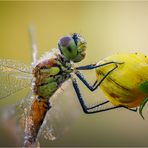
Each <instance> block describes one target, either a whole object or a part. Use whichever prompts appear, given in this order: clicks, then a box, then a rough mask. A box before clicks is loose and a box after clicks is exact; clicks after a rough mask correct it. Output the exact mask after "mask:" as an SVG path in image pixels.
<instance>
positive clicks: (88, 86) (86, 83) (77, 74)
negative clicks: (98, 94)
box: [75, 64, 118, 91]
mask: <svg viewBox="0 0 148 148" xmlns="http://www.w3.org/2000/svg"><path fill="white" fill-rule="evenodd" d="M116 68H118V65H117V64H115V67H114V68H112V69H111V70H110V71H108V72H107V73H106V74H105V75H104V77H103V78H102V79H101V80H100V81H99V82H98V81H97V80H96V81H95V83H94V84H93V85H92V86H91V85H90V84H89V83H88V82H87V80H86V79H85V78H84V76H83V75H82V74H81V73H80V72H79V71H76V72H75V74H76V76H77V77H78V78H79V79H80V80H81V81H82V82H83V83H84V85H85V86H86V87H87V88H88V89H89V90H90V91H94V90H96V89H97V88H98V87H99V86H100V84H101V83H102V82H103V81H104V80H105V78H106V77H107V76H108V75H109V74H110V73H111V72H112V71H114V70H115V69H116Z"/></svg>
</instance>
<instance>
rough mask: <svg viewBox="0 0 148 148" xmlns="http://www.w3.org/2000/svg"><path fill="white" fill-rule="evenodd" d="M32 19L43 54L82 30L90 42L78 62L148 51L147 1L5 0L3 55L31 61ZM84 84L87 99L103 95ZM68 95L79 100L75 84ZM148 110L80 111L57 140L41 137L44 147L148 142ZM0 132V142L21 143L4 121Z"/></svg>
mask: <svg viewBox="0 0 148 148" xmlns="http://www.w3.org/2000/svg"><path fill="white" fill-rule="evenodd" d="M30 24H31V25H33V26H34V27H35V38H36V42H37V46H38V49H39V56H40V55H41V54H42V53H44V52H45V51H47V50H50V49H52V48H54V47H57V40H58V38H59V37H60V36H62V35H67V34H69V33H73V32H77V33H80V34H81V35H82V36H83V37H84V38H85V39H86V41H87V47H88V48H87V56H86V59H85V60H84V61H82V62H81V63H79V64H78V65H86V64H90V63H94V62H97V61H99V60H100V59H102V58H104V57H106V56H109V55H111V54H114V53H116V52H135V51H140V52H143V53H145V54H148V2H99V1H98V2H93V1H92V2H83V1H81V2H79V1H75V2H66V1H65V2H62V1H60V2H49V1H48V2H47V1H46V2H0V58H10V59H15V60H19V61H22V62H24V63H28V64H29V63H31V48H30V41H29V36H28V27H29V25H30ZM85 75H86V77H87V78H88V80H89V81H90V82H93V80H95V74H94V77H92V73H90V72H85ZM80 86H81V87H80V88H81V90H82V93H83V94H84V96H85V98H88V99H91V100H93V98H99V97H102V95H100V93H98V92H93V93H90V92H89V91H88V90H87V89H86V88H85V87H84V86H83V85H82V84H80ZM67 91H68V92H70V95H67V94H66V92H67ZM24 94H25V93H24V92H22V93H19V94H17V95H13V96H10V97H8V98H7V99H6V98H5V99H3V100H0V107H1V108H2V107H5V106H7V105H11V104H14V103H16V102H17V101H18V100H19V99H20V98H21V97H22V96H23V95H24ZM63 95H65V96H64V97H66V96H67V97H68V99H75V100H76V95H75V93H74V92H73V89H72V88H70V87H68V88H67V89H66V90H65V94H64V91H63ZM61 99H62V98H61ZM88 101H89V100H88ZM92 102H93V101H92ZM63 103H65V102H64V101H63ZM79 107H80V106H79ZM75 109H76V108H75V107H74V108H71V109H70V111H72V112H75ZM80 110H81V109H80ZM147 112H148V109H147V107H145V110H144V115H145V118H146V119H145V120H143V119H142V118H141V117H140V116H139V115H138V114H137V113H133V112H130V111H128V110H125V109H121V110H114V111H110V112H104V113H99V114H95V115H85V114H84V113H83V112H81V113H80V116H79V118H78V119H77V120H76V121H75V122H74V123H73V124H72V125H71V128H70V129H69V130H68V131H67V132H66V133H64V134H63V136H61V137H60V138H58V139H57V140H55V141H47V140H44V139H43V138H42V137H40V141H41V146H63V147H65V146H68V147H70V146H84V147H86V146H91V147H92V146H113V147H115V146H134V147H135V146H148V140H147V137H148V115H147ZM64 120H66V117H65V119H64ZM61 126H62V125H61ZM0 131H1V132H0V137H1V138H0V146H16V142H15V140H14V137H13V136H11V134H10V133H9V132H10V131H8V130H5V129H4V128H3V125H2V124H1V125H0Z"/></svg>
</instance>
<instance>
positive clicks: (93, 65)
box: [76, 61, 123, 70]
mask: <svg viewBox="0 0 148 148" xmlns="http://www.w3.org/2000/svg"><path fill="white" fill-rule="evenodd" d="M109 64H123V62H122V63H120V62H114V61H111V62H106V63H103V64H100V65H97V64H90V65H86V66H80V67H76V70H91V69H95V68H99V67H102V66H105V65H109Z"/></svg>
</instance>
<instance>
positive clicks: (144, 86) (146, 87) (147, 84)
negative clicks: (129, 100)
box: [139, 81, 148, 94]
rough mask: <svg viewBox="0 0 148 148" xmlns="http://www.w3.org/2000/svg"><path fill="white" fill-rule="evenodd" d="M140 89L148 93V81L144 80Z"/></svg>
mask: <svg viewBox="0 0 148 148" xmlns="http://www.w3.org/2000/svg"><path fill="white" fill-rule="evenodd" d="M139 89H140V90H141V91H142V92H144V93H146V94H148V81H145V82H143V83H142V84H140V86H139Z"/></svg>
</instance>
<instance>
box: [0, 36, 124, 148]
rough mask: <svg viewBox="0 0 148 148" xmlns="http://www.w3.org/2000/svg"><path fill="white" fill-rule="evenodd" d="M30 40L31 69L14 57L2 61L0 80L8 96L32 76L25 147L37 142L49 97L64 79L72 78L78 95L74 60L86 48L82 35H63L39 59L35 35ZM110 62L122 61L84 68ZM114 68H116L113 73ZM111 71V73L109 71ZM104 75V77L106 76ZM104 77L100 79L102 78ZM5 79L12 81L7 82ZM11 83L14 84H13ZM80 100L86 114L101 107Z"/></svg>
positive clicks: (48, 104)
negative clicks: (50, 49) (55, 46)
mask: <svg viewBox="0 0 148 148" xmlns="http://www.w3.org/2000/svg"><path fill="white" fill-rule="evenodd" d="M31 39H32V49H33V54H32V58H33V63H32V67H31V68H28V66H26V65H25V64H22V63H18V62H15V61H13V60H6V59H1V60H0V71H1V79H3V83H2V84H1V93H0V98H5V97H7V96H9V95H11V94H13V93H14V92H16V91H18V90H19V89H22V88H24V87H27V86H28V85H29V84H30V81H25V79H30V78H31V77H32V79H31V80H32V81H31V82H32V91H33V102H32V105H31V109H30V112H29V115H28V117H27V120H26V121H27V122H26V126H25V128H26V129H25V137H24V146H31V145H34V143H35V142H36V139H37V135H38V132H39V130H40V128H41V125H42V123H43V121H44V118H45V115H46V113H47V111H48V110H49V109H50V108H51V105H50V102H49V99H50V98H51V96H52V95H53V94H54V93H55V92H56V91H57V90H58V88H60V86H61V85H62V84H63V83H64V82H65V81H67V80H68V79H71V80H72V83H73V86H74V89H75V90H76V93H77V95H78V96H79V94H80V91H79V88H78V84H77V81H76V78H75V77H74V75H73V74H76V73H77V72H78V69H79V67H77V68H75V67H74V66H73V63H76V62H80V61H81V60H83V59H84V58H85V50H86V42H85V40H84V39H83V38H82V37H81V36H80V35H78V34H76V33H74V34H72V35H68V36H64V37H61V38H60V39H59V41H58V49H53V50H52V51H51V52H48V53H47V54H46V56H44V58H42V59H41V60H39V61H37V59H36V54H37V47H36V44H35V42H34V38H33V37H31ZM108 64H115V65H118V64H121V63H116V62H108V63H105V64H101V65H96V64H92V65H87V66H84V67H86V69H95V68H97V67H100V66H104V65H108ZM84 67H83V68H82V70H83V69H84ZM87 67H89V68H87ZM80 69H81V68H80ZM113 70H114V69H112V70H111V71H110V72H112V71H113ZM110 72H108V74H109V73H110ZM20 73H23V74H20ZM106 76H107V75H106ZM106 76H105V77H106ZM105 77H104V78H103V79H105ZM103 79H102V80H101V81H103ZM4 80H6V82H9V83H5V81H4ZM10 83H13V84H14V85H10ZM98 86H99V85H96V86H95V85H94V90H95V89H96V88H97V87H98ZM78 99H79V102H80V104H81V106H82V109H83V111H84V112H85V113H95V112H96V109H97V108H98V107H96V106H94V107H90V108H88V107H87V106H86V105H85V103H84V101H83V99H82V98H81V97H78ZM93 109H95V111H93Z"/></svg>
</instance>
